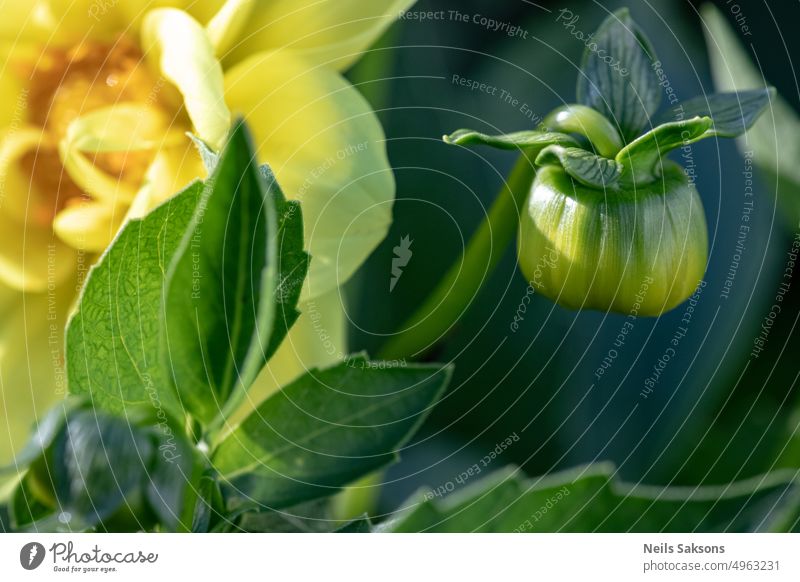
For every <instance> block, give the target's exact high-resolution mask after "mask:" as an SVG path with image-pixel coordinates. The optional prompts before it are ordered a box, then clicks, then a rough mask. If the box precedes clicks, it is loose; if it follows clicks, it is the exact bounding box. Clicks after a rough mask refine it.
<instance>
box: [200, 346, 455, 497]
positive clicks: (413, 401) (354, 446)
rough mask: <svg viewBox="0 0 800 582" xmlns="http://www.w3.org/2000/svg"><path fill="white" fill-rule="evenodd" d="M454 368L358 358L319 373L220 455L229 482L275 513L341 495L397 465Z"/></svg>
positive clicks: (265, 411) (267, 409) (235, 435)
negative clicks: (358, 481)
mask: <svg viewBox="0 0 800 582" xmlns="http://www.w3.org/2000/svg"><path fill="white" fill-rule="evenodd" d="M449 378H450V369H449V368H448V367H445V368H441V367H438V366H431V365H424V366H421V365H420V366H408V367H402V368H401V367H395V368H392V367H388V368H387V367H383V368H381V363H380V362H367V361H366V360H365V359H364V358H363V357H361V356H357V357H353V358H351V359H349V360H348V361H346V362H343V363H341V364H339V365H337V366H334V367H332V368H328V369H326V370H322V371H319V370H311V371H309V372H308V373H306V374H305V375H303V376H301V377H300V378H298V379H297V380H295V381H294V382H292V383H291V384H289V385H288V386H286V387H284V388H283V389H282V390H281V391H280V392H278V393H276V394H274V395H273V396H271V397H270V398H268V399H267V400H266V401H265V402H263V403H262V404H261V405H260V406H259V407H258V408H257V409H256V410H255V411H254V412H253V413H252V414H251V415H250V416H248V417H247V418H246V419H245V420H244V422H242V424H241V425H240V426H239V427H237V428H236V429H235V430H234V431H233V432H231V433H230V434H229V435H228V436H227V438H225V440H224V441H222V443H221V444H220V445H219V447H218V448H217V450H216V451H215V452H214V453H213V456H212V462H213V464H214V465H215V466H216V468H217V470H218V471H219V473H220V475H221V477H222V479H224V480H226V481H228V482H229V484H230V486H231V487H232V488H233V489H234V490H237V491H239V492H242V493H244V494H245V495H249V496H251V497H253V498H254V499H256V500H257V501H259V502H260V503H263V504H264V505H267V506H269V507H273V508H275V507H286V506H289V505H293V504H295V503H299V502H301V501H305V500H308V499H313V498H317V497H322V496H325V495H332V494H334V493H335V492H336V491H337V490H338V489H339V488H341V487H343V486H345V485H347V484H348V483H351V482H353V481H355V480H356V479H357V478H359V477H362V476H364V475H366V474H368V473H371V472H372V471H375V470H376V469H379V468H380V467H382V466H384V465H386V464H387V463H389V462H391V461H393V460H394V459H395V456H396V454H397V450H398V449H399V448H400V447H401V446H402V445H403V444H404V443H405V442H406V441H407V440H408V439H409V438H410V436H411V435H412V434H413V433H414V432H415V431H416V429H417V428H418V427H419V425H420V424H421V422H422V420H423V419H424V418H425V416H426V415H427V413H428V412H429V410H430V409H431V407H432V406H433V404H434V403H435V402H436V400H437V399H438V398H439V395H440V394H441V393H442V390H443V389H444V387H445V385H446V384H447V381H448V380H449Z"/></svg>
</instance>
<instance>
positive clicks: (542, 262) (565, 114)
mask: <svg viewBox="0 0 800 582" xmlns="http://www.w3.org/2000/svg"><path fill="white" fill-rule="evenodd" d="M611 53H613V54H614V55H615V57H616V58H617V59H618V63H617V64H618V65H619V67H617V68H615V67H610V66H609V63H608V62H607V60H606V58H605V57H604V56H603V55H604V54H605V55H607V54H611ZM656 62H657V61H656V59H655V52H654V50H653V47H652V45H651V44H650V42H649V40H647V38H646V37H645V36H644V33H643V32H642V31H641V30H640V29H639V28H638V27H637V26H636V24H635V23H634V22H633V20H632V19H631V17H630V13H629V11H628V10H627V9H621V10H618V11H617V12H615V13H614V14H612V15H610V16H609V17H608V18H607V19H606V20H605V22H603V23H602V24H601V25H600V28H599V29H598V30H597V32H596V33H595V34H594V35H593V36H592V46H591V47H588V46H587V50H586V51H585V52H584V56H583V60H582V63H581V74H580V75H579V77H578V84H577V91H576V96H577V99H578V101H579V103H576V104H569V105H564V106H562V107H559V108H558V109H556V110H555V111H553V112H552V113H550V114H549V115H548V116H546V117H545V118H544V120H543V121H542V123H541V125H540V126H539V127H538V128H537V129H533V130H523V131H517V132H512V133H508V134H504V135H486V134H483V133H480V132H477V131H473V130H469V129H461V130H458V131H456V132H454V133H452V134H451V135H449V136H445V141H447V142H448V143H452V144H456V145H473V144H482V145H487V146H491V147H496V148H502V149H517V150H519V151H521V152H523V154H524V156H525V158H527V159H525V158H523V161H524V162H527V163H528V165H529V166H530V165H535V166H536V167H537V173H536V176H535V178H534V179H533V184H532V185H531V187H530V192H529V195H528V198H527V200H526V201H525V203H524V204H523V205H522V206H523V209H522V212H521V217H520V225H519V241H518V244H517V251H518V257H519V265H520V269H521V270H522V273H523V274H524V275H525V277H526V278H527V279H528V281H529V283H530V285H531V287H532V288H533V289H534V290H535V291H538V292H539V293H540V294H542V295H544V296H545V297H548V298H550V299H552V300H553V301H555V302H557V303H558V304H559V305H563V306H564V307H567V308H571V309H599V310H602V311H615V312H619V313H623V314H633V315H649V316H657V315H660V314H662V313H664V312H665V311H668V310H670V309H672V308H674V307H676V306H677V305H679V304H680V303H682V302H683V301H684V300H686V299H687V298H689V297H690V296H691V295H692V293H693V292H694V291H695V289H696V288H697V285H698V284H699V283H700V281H701V279H702V277H703V274H704V272H705V267H706V262H707V259H708V235H707V231H706V219H705V215H704V212H703V206H702V204H701V202H700V197H699V196H698V194H697V192H696V191H695V188H694V186H693V185H692V184H690V182H689V179H688V178H687V176H686V174H685V173H684V171H683V170H682V168H681V167H680V166H679V165H677V164H675V163H673V162H670V161H668V160H667V159H666V157H665V156H666V155H667V154H668V153H669V152H670V151H672V150H674V149H675V148H679V147H686V146H689V145H690V144H692V143H694V142H696V141H699V140H701V139H706V138H711V137H714V138H719V137H737V136H740V135H742V134H743V133H744V132H745V131H747V130H748V129H749V128H750V127H752V126H753V124H754V123H755V122H756V120H757V119H758V117H759V116H760V115H761V113H762V112H763V111H764V109H765V108H766V107H767V106H768V104H769V103H770V100H771V99H772V98H773V97H774V94H775V90H774V89H773V88H771V87H765V88H763V89H753V90H751V91H744V92H740V93H718V94H711V95H701V96H699V97H695V98H694V99H690V100H688V101H684V102H682V103H681V113H682V115H681V119H680V120H678V121H676V120H675V119H674V117H673V116H674V111H673V110H668V111H663V112H662V113H659V107H660V104H661V85H660V79H659V77H658V76H657V75H656V73H655V67H654V66H653V65H654V63H656ZM623 69H624V70H625V71H626V74H617V73H621V71H622V70H623ZM526 186H527V184H526ZM508 191H509V192H510V193H511V194H512V196H515V195H516V193H517V190H515V189H512V188H511V187H510V186H509V188H508ZM524 191H525V189H523V188H521V189H519V192H522V193H524ZM514 201H515V202H516V198H514ZM493 210H494V208H493Z"/></svg>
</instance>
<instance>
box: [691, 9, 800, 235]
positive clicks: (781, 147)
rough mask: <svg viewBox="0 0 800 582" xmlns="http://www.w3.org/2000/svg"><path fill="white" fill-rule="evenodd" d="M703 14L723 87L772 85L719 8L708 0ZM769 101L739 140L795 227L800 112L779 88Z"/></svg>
mask: <svg viewBox="0 0 800 582" xmlns="http://www.w3.org/2000/svg"><path fill="white" fill-rule="evenodd" d="M702 16H703V21H704V22H705V24H706V26H707V30H706V31H705V34H706V42H707V45H708V51H709V56H710V60H711V72H712V73H713V76H714V83H715V84H716V86H717V87H718V88H719V89H721V90H723V91H739V92H743V91H746V90H748V89H758V90H762V91H766V90H768V88H767V83H766V81H765V80H764V77H763V75H762V74H761V73H760V72H759V70H758V69H757V68H756V67H755V66H754V65H753V60H752V58H751V57H750V55H748V53H747V51H745V50H744V48H743V47H742V45H741V44H740V42H739V40H738V39H737V37H736V34H735V33H734V32H733V30H732V29H731V27H730V26H729V25H728V23H727V22H725V18H724V17H723V16H722V14H720V12H719V10H717V9H716V8H715V7H714V6H712V5H711V4H706V5H705V6H704V7H703V8H702ZM769 105H770V107H769V110H768V111H767V113H766V114H765V115H763V116H761V118H760V119H759V120H758V122H757V123H756V124H755V125H753V127H752V129H750V130H749V131H748V132H747V134H746V135H745V136H744V137H742V138H740V139H739V140H737V142H738V145H739V149H740V150H741V151H742V152H743V153H745V154H746V153H747V152H752V158H753V160H754V161H755V164H756V165H757V167H758V169H759V170H761V171H762V172H763V173H764V175H765V176H767V178H768V179H769V180H770V182H771V185H772V186H773V187H774V189H776V190H777V192H778V194H779V196H780V199H781V202H782V204H783V205H784V207H785V208H786V209H788V211H789V212H788V213H786V214H787V215H788V216H789V217H790V218H789V220H790V221H791V223H792V226H793V227H794V226H795V225H796V224H797V221H798V220H800V164H798V163H797V160H800V116H798V114H797V112H796V111H795V110H794V109H793V108H792V106H791V105H790V104H789V103H788V102H787V101H786V100H785V99H783V97H781V96H780V95H779V94H776V95H775V96H774V98H772V99H771V101H770V104H769Z"/></svg>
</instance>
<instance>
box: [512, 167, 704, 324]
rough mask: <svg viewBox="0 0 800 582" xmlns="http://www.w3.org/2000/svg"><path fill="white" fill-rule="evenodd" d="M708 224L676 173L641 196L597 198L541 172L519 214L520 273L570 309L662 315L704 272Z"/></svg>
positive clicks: (547, 170)
mask: <svg viewBox="0 0 800 582" xmlns="http://www.w3.org/2000/svg"><path fill="white" fill-rule="evenodd" d="M706 232H707V231H706V220H705V215H704V212H703V206H702V204H701V202H700V197H699V196H698V194H697V191H696V190H695V188H694V187H693V186H692V185H691V184H689V181H688V179H687V177H686V175H685V173H684V172H683V170H682V169H681V168H680V166H678V165H677V164H673V163H671V162H667V163H665V164H664V170H663V177H662V179H660V180H656V181H653V182H651V183H649V184H646V185H644V186H636V187H630V188H619V189H610V188H609V189H606V190H603V189H598V188H593V187H590V186H586V185H583V184H580V183H578V182H577V181H576V180H574V179H572V178H571V177H570V176H569V175H568V174H567V173H566V171H565V170H564V169H563V168H561V167H559V166H557V165H548V166H545V167H543V168H541V169H540V170H539V172H538V174H537V176H536V179H535V180H534V182H533V186H532V188H531V192H530V196H529V197H528V200H527V204H526V207H525V208H524V209H523V213H522V217H521V222H520V233H519V244H518V253H519V265H520V268H521V270H522V272H523V274H524V275H525V277H526V278H527V279H528V281H529V282H530V285H531V286H532V288H533V289H534V290H535V291H536V292H538V293H541V294H542V295H544V296H545V297H548V298H550V299H552V300H553V301H555V302H557V303H558V304H559V305H562V306H564V307H568V308H571V309H599V310H603V311H606V310H609V311H616V312H619V313H626V314H627V313H632V314H635V315H653V316H654V315H659V314H661V313H663V312H665V311H668V310H669V309H672V308H673V307H675V306H677V305H679V304H680V303H682V302H683V301H684V300H685V299H687V298H688V297H689V296H690V295H691V294H692V293H693V292H694V290H695V288H696V287H697V285H698V283H699V282H700V280H701V279H702V277H703V273H704V272H705V267H706V260H707V255H708V238H707V234H706Z"/></svg>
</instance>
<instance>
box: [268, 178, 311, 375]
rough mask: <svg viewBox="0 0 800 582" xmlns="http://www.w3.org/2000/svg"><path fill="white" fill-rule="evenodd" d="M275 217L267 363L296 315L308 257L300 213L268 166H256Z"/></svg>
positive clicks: (295, 319)
mask: <svg viewBox="0 0 800 582" xmlns="http://www.w3.org/2000/svg"><path fill="white" fill-rule="evenodd" d="M260 171H261V174H262V176H263V177H264V179H265V180H266V182H267V185H268V188H269V191H270V192H273V193H274V195H275V209H276V211H277V214H278V234H277V237H276V238H277V241H278V280H277V285H276V287H275V296H274V301H275V321H274V323H273V326H272V333H271V334H270V338H269V342H268V343H267V346H266V349H265V351H264V358H265V359H266V360H269V358H271V357H272V355H273V354H274V353H275V351H276V350H277V349H278V347H279V346H280V345H281V342H282V341H283V339H284V338H285V337H286V334H287V333H289V329H291V327H292V325H294V322H295V321H297V318H298V317H299V316H300V311H299V310H298V309H297V303H298V301H299V300H300V292H301V291H302V289H303V282H304V281H305V278H306V274H307V273H308V265H309V260H310V257H309V256H308V253H306V252H305V250H304V248H303V211H302V208H301V206H300V203H299V202H298V201H296V200H286V198H285V197H284V195H283V193H282V192H281V189H280V186H278V183H277V181H276V179H275V176H274V175H273V174H272V171H271V170H270V169H269V167H268V166H265V165H262V166H261V167H260Z"/></svg>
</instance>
